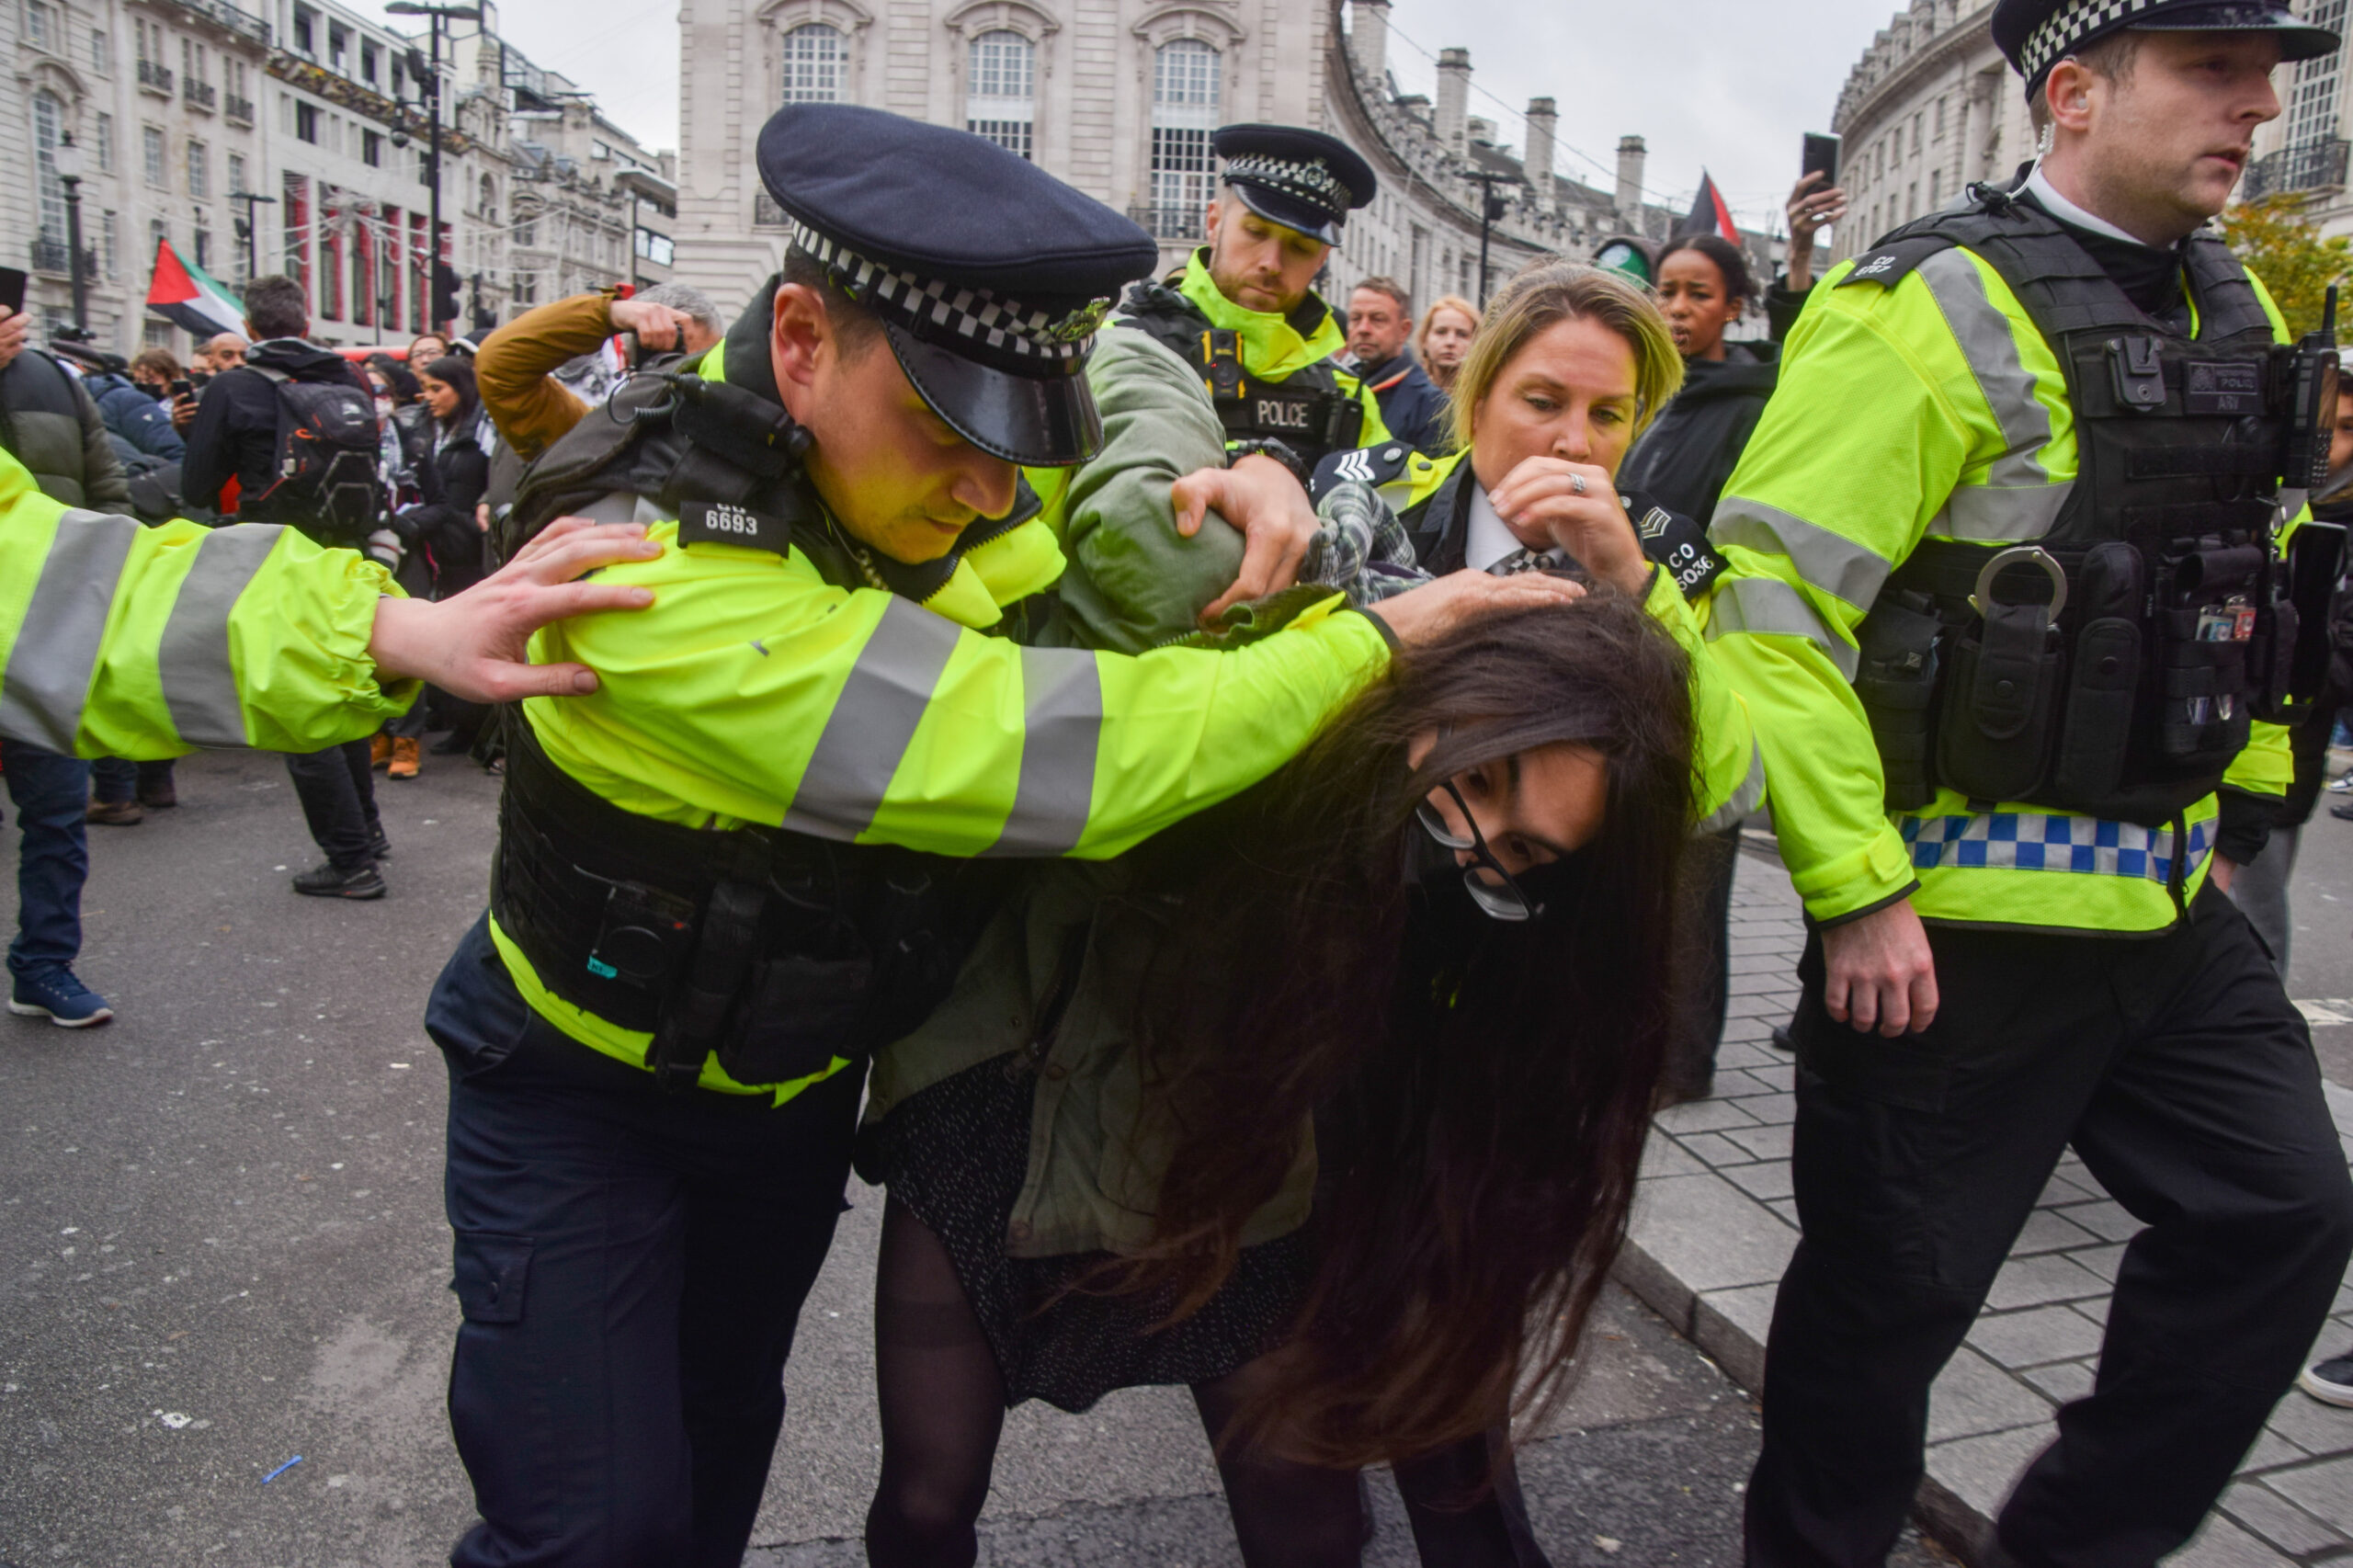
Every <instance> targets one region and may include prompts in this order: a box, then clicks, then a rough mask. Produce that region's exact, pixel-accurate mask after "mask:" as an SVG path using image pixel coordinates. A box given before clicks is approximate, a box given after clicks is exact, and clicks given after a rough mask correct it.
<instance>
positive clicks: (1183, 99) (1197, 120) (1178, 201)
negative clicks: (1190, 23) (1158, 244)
mask: <svg viewBox="0 0 2353 1568" xmlns="http://www.w3.org/2000/svg"><path fill="white" fill-rule="evenodd" d="M1223 66H1224V56H1223V55H1222V54H1220V53H1219V52H1218V51H1217V50H1215V49H1214V48H1212V47H1211V45H1209V44H1207V43H1205V42H1203V41H1202V40H1199V39H1196V38H1180V39H1171V40H1169V41H1168V42H1166V43H1164V44H1162V45H1161V46H1160V47H1159V49H1157V50H1155V51H1154V53H1153V61H1152V222H1150V224H1149V225H1147V226H1148V227H1149V228H1150V229H1151V230H1152V232H1153V233H1154V234H1156V235H1159V236H1161V237H1163V238H1176V237H1180V236H1185V235H1190V234H1192V233H1196V232H1197V231H1198V229H1199V224H1200V221H1201V211H1202V209H1204V208H1205V207H1207V206H1208V205H1209V200H1210V198H1211V196H1212V195H1214V194H1215V193H1216V190H1217V158H1216V155H1215V154H1214V153H1211V151H1210V136H1211V132H1213V131H1216V130H1217V126H1218V115H1219V103H1220V99H1221V97H1222V95H1221V93H1220V92H1219V80H1220V78H1221V76H1222V74H1223Z"/></svg>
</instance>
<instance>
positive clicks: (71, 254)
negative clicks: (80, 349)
mask: <svg viewBox="0 0 2353 1568" xmlns="http://www.w3.org/2000/svg"><path fill="white" fill-rule="evenodd" d="M49 156H50V166H51V168H53V169H55V170H56V171H57V183H58V184H60V185H62V186H63V187H65V275H66V276H67V277H68V278H72V279H73V280H74V341H75V342H76V343H87V342H88V341H89V340H90V301H89V290H88V285H87V284H86V283H85V281H84V279H83V277H82V149H81V148H79V147H76V146H75V145H74V138H73V135H72V134H71V133H70V132H68V133H66V134H64V135H61V136H60V137H58V139H57V145H56V146H55V147H54V148H53V149H51V152H50V154H49Z"/></svg>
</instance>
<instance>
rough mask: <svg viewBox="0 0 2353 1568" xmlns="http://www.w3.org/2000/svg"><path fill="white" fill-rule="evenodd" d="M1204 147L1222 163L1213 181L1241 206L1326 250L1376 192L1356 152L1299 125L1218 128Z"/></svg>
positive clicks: (1366, 166)
mask: <svg viewBox="0 0 2353 1568" xmlns="http://www.w3.org/2000/svg"><path fill="white" fill-rule="evenodd" d="M1210 148H1211V151H1212V152H1214V153H1217V155H1218V156H1219V157H1220V158H1222V159H1223V160H1224V162H1225V166H1224V168H1222V169H1221V170H1220V171H1219V176H1220V177H1222V179H1223V180H1224V181H1225V184H1226V188H1228V189H1229V190H1231V191H1233V194H1234V195H1236V196H1238V197H1240V198H1241V199H1242V204H1243V205H1244V206H1245V207H1247V208H1248V209H1250V210H1251V211H1253V212H1256V214H1257V215H1258V216H1259V217H1261V218H1264V219H1266V220H1267V222H1270V223H1280V224H1281V225H1282V226H1283V227H1284V228H1286V229H1296V230H1298V231H1299V232H1300V233H1302V234H1305V235H1306V236H1307V237H1308V238H1310V239H1314V240H1322V241H1323V242H1324V244H1327V245H1336V244H1339V243H1340V228H1341V225H1343V224H1345V223H1346V222H1347V221H1348V214H1349V213H1351V212H1353V211H1355V210H1357V209H1358V208H1359V207H1362V206H1363V205H1364V204H1365V203H1367V202H1368V201H1370V200H1371V199H1372V198H1373V193H1374V192H1375V191H1377V190H1379V189H1380V188H1381V182H1380V181H1379V180H1377V179H1375V178H1374V177H1373V174H1372V165H1370V164H1368V163H1366V162H1365V161H1364V160H1363V159H1362V158H1360V157H1358V155H1357V153H1356V149H1354V148H1353V147H1350V146H1349V145H1348V144H1347V142H1343V141H1341V140H1340V139H1339V138H1338V137H1336V136H1326V135H1324V132H1322V131H1309V130H1307V129H1305V128H1304V127H1302V126H1297V125H1225V126H1220V127H1219V128H1218V132H1217V135H1216V136H1215V137H1213V138H1212V139H1211V142H1210Z"/></svg>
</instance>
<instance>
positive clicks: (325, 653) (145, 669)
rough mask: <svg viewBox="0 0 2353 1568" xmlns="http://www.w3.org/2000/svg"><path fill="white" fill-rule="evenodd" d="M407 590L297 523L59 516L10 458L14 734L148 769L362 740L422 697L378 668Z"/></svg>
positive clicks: (4, 570) (3, 568) (3, 528)
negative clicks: (215, 754) (380, 635)
mask: <svg viewBox="0 0 2353 1568" xmlns="http://www.w3.org/2000/svg"><path fill="white" fill-rule="evenodd" d="M399 592H400V589H399V588H398V587H396V586H394V585H393V583H392V577H391V574H388V573H387V572H385V570H384V569H383V568H382V567H381V566H379V565H377V564H376V563H375V562H372V561H369V560H368V559H366V558H365V557H363V556H361V555H360V554H359V553H358V551H350V550H323V549H321V548H320V547H319V546H317V545H315V544H313V543H312V542H311V541H310V540H307V539H305V538H303V537H302V536H301V534H300V533H297V532H296V531H295V530H294V529H292V528H279V527H276V526H273V525H269V524H263V523H244V524H240V525H238V526H236V527H234V528H204V527H201V526H199V525H198V524H196V523H188V522H177V523H168V524H165V526H163V527H161V528H147V527H144V526H142V524H140V523H139V522H138V521H137V520H136V519H135V518H131V517H114V516H110V515H108V514H106V513H102V512H91V511H85V510H84V509H82V508H80V507H74V506H63V505H62V504H61V503H59V502H56V501H52V500H51V499H50V498H49V497H48V496H46V495H43V494H41V493H40V489H39V488H38V487H37V486H36V485H35V484H34V483H33V478H32V475H31V474H29V473H28V472H26V471H25V468H24V465H23V464H21V463H19V462H17V460H16V459H15V458H13V457H11V456H9V455H8V454H7V453H6V452H0V735H6V736H7V737H8V738H9V739H11V740H18V741H25V742H28V743H29V744H34V745H39V746H45V747H47V748H48V749H50V750H51V751H55V752H63V753H66V754H68V755H78V756H124V757H135V758H141V759H151V760H153V759H161V758H164V757H170V756H180V755H181V754H182V753H184V752H188V751H193V750H194V749H196V748H197V747H198V746H259V747H261V748H263V749H265V750H268V751H289V752H312V751H319V750H322V749H324V748H325V747H327V746H330V745H335V744H341V743H342V742H345V741H351V740H358V739H359V738H360V737H362V736H364V735H368V734H370V733H374V732H375V731H376V730H377V729H378V728H379V727H380V726H381V725H382V723H383V722H384V721H385V720H387V719H390V718H392V717H394V716H396V715H398V714H400V713H403V712H404V711H406V710H407V709H408V707H409V704H410V703H411V702H412V701H413V700H415V697H416V692H417V684H416V683H415V682H414V681H403V682H398V683H396V684H394V685H392V686H390V687H386V686H383V685H381V684H380V683H379V682H378V680H377V678H376V666H375V663H374V661H373V660H371V659H369V656H368V639H369V633H370V632H371V631H372V630H373V628H374V626H375V620H376V601H377V600H378V599H379V598H380V597H383V596H384V595H387V594H397V593H399Z"/></svg>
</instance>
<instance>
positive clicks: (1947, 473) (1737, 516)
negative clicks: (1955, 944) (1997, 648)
mask: <svg viewBox="0 0 2353 1568" xmlns="http://www.w3.org/2000/svg"><path fill="white" fill-rule="evenodd" d="M1849 270H1851V264H1848V265H1847V266H1846V267H1840V268H1838V269H1836V270H1835V271H1833V272H1832V273H1831V274H1830V276H1829V277H1827V278H1824V280H1823V283H1822V285H1821V287H1819V288H1817V289H1816V290H1814V291H1813V300H1812V301H1811V302H1809V304H1808V305H1807V307H1806V310H1805V313H1804V315H1803V316H1802V318H1801V319H1800V320H1799V322H1798V324H1797V326H1796V327H1795V329H1794V330H1793V331H1792V332H1791V333H1790V339H1789V345H1788V347H1787V349H1786V350H1785V352H1784V356H1783V359H1782V366H1783V369H1782V371H1781V380H1780V386H1779V390H1778V391H1776V392H1774V394H1773V399H1772V401H1771V402H1770V403H1768V404H1767V405H1766V409H1765V416H1764V419H1763V421H1762V422H1761V423H1760V424H1759V425H1758V426H1757V428H1756V435H1755V436H1754V437H1752V438H1751V439H1750V441H1749V444H1748V447H1747V449H1746V451H1745V452H1744V453H1743V455H1742V457H1741V460H1740V463H1739V465H1738V467H1737V468H1735V469H1734V471H1733V476H1732V479H1731V481H1730V482H1729V483H1727V484H1726V485H1725V487H1724V494H1723V499H1722V501H1721V502H1720V503H1719V504H1718V506H1717V508H1716V514H1715V517H1714V520H1713V523H1712V525H1711V529H1710V534H1711V538H1712V539H1713V540H1714V541H1715V545H1716V548H1717V550H1718V551H1719V552H1720V553H1722V555H1723V556H1724V557H1725V559H1726V560H1727V561H1728V562H1730V563H1731V570H1730V571H1729V572H1728V573H1727V574H1725V575H1724V576H1723V577H1722V578H1721V579H1719V580H1718V582H1717V584H1716V585H1715V589H1714V592H1713V594H1712V595H1711V597H1710V599H1709V602H1708V606H1707V615H1708V637H1709V640H1710V642H1711V645H1712V646H1713V648H1714V650H1715V653H1716V656H1717V658H1718V659H1719V660H1721V661H1722V665H1723V668H1724V670H1725V672H1726V673H1727V675H1728V676H1730V677H1731V679H1732V680H1733V683H1734V684H1735V685H1736V686H1737V687H1739V689H1740V691H1741V693H1742V695H1743V696H1744V697H1745V698H1746V699H1747V702H1748V709H1749V713H1750V715H1751V717H1752V718H1753V719H1754V720H1755V722H1756V733H1757V737H1758V742H1759V744H1760V745H1761V746H1762V747H1763V749H1764V754H1765V767H1766V774H1767V778H1768V782H1769V787H1770V790H1771V793H1772V798H1773V823H1774V828H1775V831H1776V832H1777V833H1778V834H1779V837H1780V848H1781V858H1782V859H1783V860H1784V861H1785V862H1786V863H1787V864H1788V866H1789V868H1790V876H1791V878H1792V880H1793V881H1795V883H1796V886H1797V891H1798V892H1799V893H1800V894H1801V895H1802V897H1803V898H1804V900H1805V903H1806V908H1807V910H1808V911H1809V912H1810V913H1811V914H1812V915H1814V916H1815V917H1816V918H1817V919H1821V920H1836V919H1839V918H1841V917H1845V916H1852V915H1859V914H1863V913H1868V912H1870V911H1871V910H1873V909H1876V908H1878V907H1880V906H1881V905H1883V904H1886V903H1892V902H1893V901H1894V900H1896V899H1897V898H1900V897H1903V896H1904V894H1905V893H1907V892H1909V893H1910V894H1911V897H1912V901H1913V903H1914V906H1915V908H1916V909H1917V910H1918V912H1919V914H1920V915H1921V916H1922V917H1923V918H1925V919H1929V920H1937V921H1946V922H1952V923H1965V924H1983V925H2000V926H2030V927H2049V928H2054V929H2068V930H2079V931H2093V932H2145V931H2154V930H2161V929H2164V928H2165V927H2166V926H2170V925H2171V924H2173V922H2174V921H2175V920H2176V919H2177V917H2178V915H2179V911H2178V910H2177V907H2176V905H2175V903H2174V899H2173V895H2172V893H2171V892H2169V890H2168V885H2167V884H2168V880H2169V878H2170V877H2171V876H2172V875H2173V873H2174V871H2175V869H2176V868H2175V865H2174V858H2175V857H2176V856H2177V855H2186V856H2187V857H2188V869H2187V874H2186V875H2185V876H2184V878H2183V879H2182V880H2183V886H2184V890H2185V896H2188V895H2194V894H2195V893H2196V892H2197V891H2198V890H2199V888H2200V887H2201V886H2202V885H2203V884H2204V881H2205V878H2206V873H2207V870H2208V868H2209V864H2210V861H2211V851H2212V845H2213V838H2214V834H2215V831H2216V816H2217V806H2216V802H2215V800H2214V797H2212V796H2211V795H2210V796H2208V797H2207V798H2206V799H2205V800H2203V801H2200V802H2199V803H2198V804H2196V805H2195V806H2193V807H2191V808H2190V809H2189V811H2188V812H2187V813H2186V827H2187V836H2188V844H2187V845H2186V846H2179V845H2176V844H2175V843H2174V837H2175V835H2174V834H2173V833H2172V831H2171V830H2169V829H2164V828H2159V829H2149V828H2144V827H2141V826H2139V825H2137V824H2131V823H2120V822H2104V821H2098V820H2096V819H2093V818H2089V817H2086V816H2082V815H2077V814H2073V813H2068V812H2053V811H2050V810H2048V809H2046V808H2044V807H2040V806H2034V805H2025V804H2018V803H2011V802H2005V803H1999V804H1996V805H1995V807H1994V809H1993V810H1991V811H1972V810H1971V809H1970V805H1969V802H1968V801H1966V800H1964V799H1963V798H1961V796H1959V795H1957V794H1955V793H1954V792H1953V791H1951V790H1943V791H1941V792H1939V794H1938V797H1937V799H1936V800H1935V801H1932V802H1930V803H1929V805H1928V806H1927V807H1926V808H1925V809H1923V810H1921V811H1918V812H1904V813H1899V814H1894V815H1891V814H1890V813H1888V812H1886V811H1885V809H1884V795H1883V788H1884V780H1883V778H1882V775H1881V769H1880V760H1879V756H1878V753H1877V751H1876V750H1875V749H1874V747H1873V745H1872V744H1871V736H1870V729H1869V727H1868V725H1867V723H1866V722H1865V719H1864V716H1863V710H1862V706H1861V704H1860V702H1859V701H1858V699H1856V696H1855V692H1854V688H1853V687H1852V686H1851V685H1850V684H1849V682H1850V681H1851V679H1852V677H1853V676H1854V673H1855V669H1856V665H1857V660H1858V653H1857V647H1858V643H1857V636H1856V628H1857V627H1858V625H1859V623H1860V622H1861V621H1862V619H1863V617H1864V615H1865V614H1866V613H1867V612H1868V611H1869V610H1870V608H1871V604H1872V601H1873V600H1874V599H1875V598H1876V597H1877V596H1878V594H1879V591H1880V588H1881V585H1882V584H1884V583H1885V582H1886V580H1887V577H1888V574H1889V573H1890V572H1891V571H1893V569H1894V568H1895V567H1896V566H1897V565H1898V564H1900V563H1901V562H1903V561H1904V559H1905V558H1906V557H1907V556H1908V555H1910V553H1911V552H1912V551H1913V550H1914V549H1915V548H1916V547H1917V546H1918V545H1919V543H1920V541H1921V540H1924V539H1965V540H1972V541H1976V542H1981V543H1982V542H1984V541H1987V540H2018V541H2024V540H2034V539H2038V538H2040V537H2041V536H2042V535H2043V534H2044V533H2046V532H2047V531H2048V530H2049V528H2050V527H2051V525H2052V523H2053V522H2054V521H2055V520H2056V518H2057V517H2058V515H2059V510H2060V507H2061V506H2062V505H2063V503H2064V501H2065V499H2066V496H2067V494H2068V491H2069V489H2070V488H2071V487H2072V486H2073V484H2074V483H2075V475H2076V449H2075V416H2074V415H2073V413H2072V411H2071V410H2070V409H2069V407H2068V404H2067V397H2066V381H2065V378H2064V376H2063V373H2062V371H2061V369H2060V367H2059V362H2058V359H2057V358H2056V357H2055V356H2054V355H2053V354H2052V349H2051V346H2050V344H2049V343H2048V342H2047V341H2046V340H2045V339H2044V338H2043V336H2042V335H2041V334H2040V332H2039V331H2038V330H2036V328H2035V325H2034V323H2033V322H2032V320H2031V319H2030V318H2029V316H2028V314H2027V312H2026V310H2025V308H2024V307H2023V306H2022V305H2020V304H2019V302H2018V299H2017V297H2016V296H2015V295H2014V294H2013V293H2012V292H2011V291H2010V290H2009V288H2008V287H2007V286H2006V284H2004V283H2003V281H2002V279H2001V278H2000V277H1999V275H1998V274H1996V273H1995V270H1994V268H1993V267H1991V266H1989V265H1988V264H1987V263H1985V262H1984V260H1983V259H1981V258H1980V257H1978V256H1974V255H1972V254H1971V253H1970V252H1968V251H1966V250H1961V249H1951V250H1946V251H1943V252H1940V253H1938V254H1937V255H1935V256H1931V257H1929V258H1928V259H1927V261H1924V262H1922V263H1921V264H1920V265H1919V266H1918V267H1916V268H1915V270H1914V271H1912V272H1911V273H1909V274H1908V275H1906V276H1904V278H1902V279H1901V280H1900V281H1898V282H1897V283H1896V285H1895V286H1894V287H1893V288H1881V287H1878V286H1874V285H1867V284H1860V283H1859V284H1857V285H1856V286H1854V287H1851V288H1841V287H1839V286H1838V285H1839V283H1840V281H1841V280H1842V279H1843V278H1845V276H1846V275H1847V272H1848V271H1849ZM2256 291H2257V293H2258V294H2262V285H2261V284H2260V283H2259V282H2258V283H2257V284H2256ZM2262 297H2263V304H2264V309H2265V311H2266V312H2267V313H2268V314H2269V315H2270V317H2271V321H2272V325H2273V329H2274V332H2275V333H2276V334H2277V335H2279V338H2280V340H2281V341H2282V342H2285V341H2287V331H2286V328H2285V326H2284V324H2282V323H2281V322H2280V319H2279V311H2278V308H2277V307H2276V306H2275V305H2274V304H2273V303H2272V301H2271V299H2270V297H2269V296H2268V294H2262ZM2289 776H2290V763H2289V757H2288V746H2287V738H2286V732H2285V731H2283V730H2280V729H2279V728H2278V727H2277V726H2273V725H2266V724H2257V725H2256V726H2255V736H2254V739H2253V740H2252V741H2250V743H2249V744H2248V745H2247V747H2246V749H2245V751H2244V752H2242V753H2241V754H2240V756H2239V757H2238V759H2237V760H2236V762H2235V763H2234V765H2233V767H2231V769H2230V771H2229V774H2228V776H2227V778H2226V783H2227V785H2228V786H2229V787H2231V788H2234V789H2238V790H2246V791H2248V792H2250V793H2254V794H2260V795H2279V794H2280V793H2282V792H2283V791H2284V790H2285V789H2286V787H2287V783H2288V779H2289Z"/></svg>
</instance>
